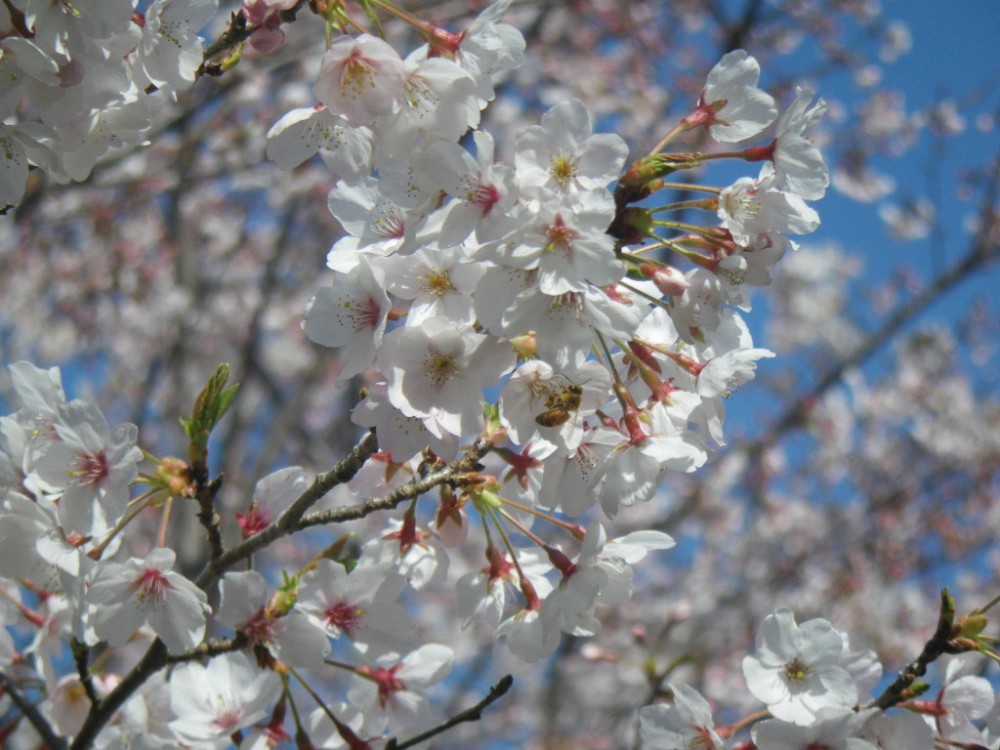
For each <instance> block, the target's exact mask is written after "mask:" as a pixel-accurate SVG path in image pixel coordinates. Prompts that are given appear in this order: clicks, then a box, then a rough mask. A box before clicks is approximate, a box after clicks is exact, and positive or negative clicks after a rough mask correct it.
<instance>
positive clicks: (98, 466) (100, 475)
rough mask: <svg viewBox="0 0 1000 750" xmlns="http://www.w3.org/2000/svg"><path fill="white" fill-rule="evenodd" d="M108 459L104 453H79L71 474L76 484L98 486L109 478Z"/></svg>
mask: <svg viewBox="0 0 1000 750" xmlns="http://www.w3.org/2000/svg"><path fill="white" fill-rule="evenodd" d="M108 473H109V469H108V457H107V455H105V453H104V451H79V452H78V453H77V454H76V458H75V460H74V461H73V466H72V468H71V469H70V474H71V475H72V476H73V478H74V481H75V483H76V484H97V483H98V482H100V481H102V480H103V479H105V478H107V476H108Z"/></svg>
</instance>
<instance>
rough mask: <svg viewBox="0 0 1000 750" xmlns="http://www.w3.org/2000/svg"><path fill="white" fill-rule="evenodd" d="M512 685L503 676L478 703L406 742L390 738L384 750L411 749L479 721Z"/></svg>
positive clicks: (512, 680) (507, 678)
mask: <svg viewBox="0 0 1000 750" xmlns="http://www.w3.org/2000/svg"><path fill="white" fill-rule="evenodd" d="M513 684H514V678H513V677H511V676H510V675H509V674H508V675H504V676H503V677H501V678H500V681H499V682H498V683H497V684H496V685H494V686H493V687H491V688H490V692H489V694H488V695H487V696H486V697H485V698H483V699H482V700H481V701H479V703H477V704H476V705H474V706H472V707H471V708H467V709H465V710H464V711H462V712H461V713H457V714H455V715H454V716H452V717H451V718H450V719H448V720H447V721H445V722H442V723H441V724H438V725H437V726H436V727H432V728H431V729H428V730H427V731H426V732H421V733H420V734H418V735H415V736H413V737H410V739H408V740H403V741H402V742H397V741H396V738H395V737H390V738H389V741H388V742H386V743H385V750H406V748H408V747H413V746H414V745H419V744H420V743H421V742H426V741H427V740H429V739H430V738H431V737H434V736H435V735H438V734H441V733H443V732H447V731H448V730H449V729H451V728H452V727H455V726H458V725H459V724H463V723H465V722H467V721H479V720H480V719H481V718H482V717H483V709H484V708H486V707H487V706H489V705H490V704H491V703H495V702H496V701H498V700H499V699H500V698H502V697H503V696H504V695H505V694H506V692H507V691H508V690H510V686H511V685H513Z"/></svg>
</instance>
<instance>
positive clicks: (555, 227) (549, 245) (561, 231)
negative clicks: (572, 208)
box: [545, 216, 580, 255]
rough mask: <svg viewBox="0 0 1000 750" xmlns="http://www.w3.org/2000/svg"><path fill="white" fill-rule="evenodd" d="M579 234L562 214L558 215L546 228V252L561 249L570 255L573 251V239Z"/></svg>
mask: <svg viewBox="0 0 1000 750" xmlns="http://www.w3.org/2000/svg"><path fill="white" fill-rule="evenodd" d="M579 236H580V233H579V232H577V231H576V230H575V229H573V227H571V226H568V225H567V224H566V222H565V221H563V218H562V216H556V218H555V220H554V221H553V222H552V223H551V224H550V225H549V226H547V227H546V228H545V252H548V253H551V252H553V251H555V250H559V251H560V252H562V253H563V254H564V255H569V254H570V253H571V252H572V251H573V241H574V240H576V239H577V238H578V237H579Z"/></svg>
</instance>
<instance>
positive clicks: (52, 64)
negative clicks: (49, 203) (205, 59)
mask: <svg viewBox="0 0 1000 750" xmlns="http://www.w3.org/2000/svg"><path fill="white" fill-rule="evenodd" d="M136 4H137V0H74V2H35V1H34V0H12V1H11V2H7V3H4V4H3V6H2V7H0V50H2V57H3V74H2V81H0V102H2V104H0V119H2V120H3V124H2V125H0V157H2V158H0V211H2V212H3V213H6V212H7V211H8V210H10V209H11V208H13V207H15V206H16V205H17V204H18V203H19V202H20V201H21V198H22V196H23V194H24V190H25V183H26V182H27V178H28V167H29V165H30V166H34V167H38V168H40V169H42V170H44V171H45V172H46V174H48V175H49V176H50V177H52V179H54V180H56V181H58V182H69V181H71V180H76V181H79V180H83V179H86V177H87V176H88V175H89V174H90V171H91V169H92V168H93V167H94V165H95V164H96V163H97V162H98V160H100V159H102V158H103V157H105V156H106V155H108V154H109V153H113V152H114V151H115V150H120V149H123V148H125V147H128V146H135V145H137V144H141V143H143V142H144V141H146V139H147V136H148V135H149V134H150V132H151V131H152V129H153V127H154V126H155V125H156V124H158V120H159V119H160V118H159V117H158V113H159V112H161V111H162V109H163V107H162V103H169V102H170V101H171V98H172V97H174V96H175V95H176V94H177V93H179V92H181V91H184V90H185V89H186V88H188V87H189V86H190V85H191V84H192V83H194V80H195V71H196V70H197V69H198V67H199V65H200V64H201V62H202V52H201V39H200V38H199V37H198V36H197V34H198V31H199V30H200V29H201V28H202V27H203V26H204V25H205V24H206V22H207V21H208V20H209V19H210V18H211V17H212V16H213V15H214V14H215V11H216V9H217V7H218V0H154V2H152V3H149V5H148V6H147V7H146V9H145V12H144V13H139V12H138V11H136V10H135V7H136Z"/></svg>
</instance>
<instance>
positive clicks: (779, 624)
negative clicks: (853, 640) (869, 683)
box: [743, 608, 858, 739]
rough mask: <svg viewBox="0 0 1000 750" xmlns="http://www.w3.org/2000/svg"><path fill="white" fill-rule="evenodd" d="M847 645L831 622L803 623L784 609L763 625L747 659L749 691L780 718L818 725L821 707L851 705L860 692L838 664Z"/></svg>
mask: <svg viewBox="0 0 1000 750" xmlns="http://www.w3.org/2000/svg"><path fill="white" fill-rule="evenodd" d="M843 646H844V641H843V638H842V637H841V635H840V634H839V633H838V632H837V631H836V630H834V628H833V626H832V625H830V623H829V622H828V621H826V620H823V619H820V618H816V619H813V620H808V621H806V622H804V623H802V624H801V625H798V624H796V622H795V617H794V615H793V614H792V611H791V610H790V609H785V608H782V609H779V610H777V611H775V612H774V613H773V614H770V615H768V616H767V618H765V620H764V623H763V624H762V625H761V627H760V630H759V631H758V633H757V651H756V654H755V655H754V656H747V657H746V658H744V659H743V674H744V675H745V676H746V680H747V689H749V690H750V692H751V693H752V694H753V695H754V697H756V698H758V699H760V700H762V701H764V703H766V704H767V708H768V710H769V711H770V712H771V713H772V714H773V715H774V716H775V717H776V718H778V719H781V720H782V721H783V722H786V721H787V722H793V723H794V724H797V725H800V726H807V725H811V724H813V722H814V721H816V719H817V717H818V716H819V713H820V711H822V710H826V709H838V708H844V709H846V708H851V707H853V706H854V704H855V703H856V702H857V699H858V691H857V687H855V685H854V681H853V680H852V679H851V676H850V675H849V674H848V673H847V671H846V670H845V669H844V668H843V667H841V666H839V662H840V658H841V653H842V651H843ZM776 726H777V725H776ZM775 731H777V732H779V733H783V732H786V731H791V730H784V729H781V730H775ZM813 739H815V738H813Z"/></svg>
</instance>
